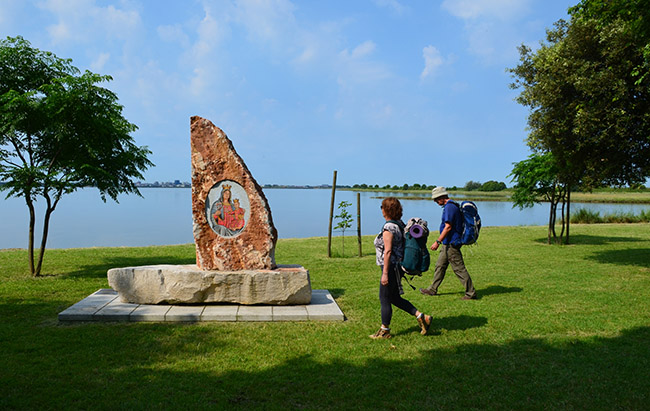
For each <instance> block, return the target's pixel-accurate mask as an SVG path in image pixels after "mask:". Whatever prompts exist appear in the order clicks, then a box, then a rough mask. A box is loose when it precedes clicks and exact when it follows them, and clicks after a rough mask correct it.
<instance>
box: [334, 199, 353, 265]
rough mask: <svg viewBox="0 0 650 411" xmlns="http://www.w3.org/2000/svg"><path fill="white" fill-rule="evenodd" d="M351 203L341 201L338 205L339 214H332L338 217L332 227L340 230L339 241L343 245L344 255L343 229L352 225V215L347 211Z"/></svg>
mask: <svg viewBox="0 0 650 411" xmlns="http://www.w3.org/2000/svg"><path fill="white" fill-rule="evenodd" d="M351 205H352V203H350V202H349V201H341V202H340V203H339V205H338V209H339V214H338V215H337V216H334V218H336V219H338V220H339V222H338V223H337V224H336V226H335V227H334V229H335V230H341V241H342V243H343V244H342V245H343V255H344V256H345V230H346V229H348V228H350V227H352V221H354V220H353V218H352V215H351V214H350V213H349V212H348V207H350V206H351Z"/></svg>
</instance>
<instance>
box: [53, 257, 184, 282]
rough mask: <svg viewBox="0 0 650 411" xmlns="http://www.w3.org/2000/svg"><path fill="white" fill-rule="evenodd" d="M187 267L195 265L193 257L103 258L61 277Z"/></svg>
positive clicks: (87, 276) (83, 276)
mask: <svg viewBox="0 0 650 411" xmlns="http://www.w3.org/2000/svg"><path fill="white" fill-rule="evenodd" d="M159 264H165V265H167V264H170V265H187V264H196V258H195V257H189V258H185V257H179V256H151V257H149V256H144V257H117V256H112V257H103V258H101V259H100V261H97V263H96V264H92V265H85V266H80V267H79V268H78V270H76V271H71V272H69V273H67V274H65V275H63V276H65V277H71V278H101V277H106V273H107V272H108V270H110V269H111V268H121V267H135V266H143V265H159Z"/></svg>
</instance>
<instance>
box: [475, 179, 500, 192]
mask: <svg viewBox="0 0 650 411" xmlns="http://www.w3.org/2000/svg"><path fill="white" fill-rule="evenodd" d="M506 188H507V187H506V183H503V182H499V181H494V180H490V181H486V182H485V183H483V184H482V185H481V188H479V191H501V190H505V189H506Z"/></svg>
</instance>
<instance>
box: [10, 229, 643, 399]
mask: <svg viewBox="0 0 650 411" xmlns="http://www.w3.org/2000/svg"><path fill="white" fill-rule="evenodd" d="M350 238H351V239H352V238H353V237H350ZM545 241H546V228H545V227H498V228H496V227H486V228H484V229H483V230H482V232H481V238H480V240H479V244H478V245H477V246H473V247H469V248H466V249H465V251H464V254H465V260H466V264H467V267H468V270H469V272H470V273H471V275H472V278H473V280H474V283H475V285H476V288H477V290H478V293H479V299H478V300H476V301H461V300H460V297H461V296H462V295H463V293H462V289H461V286H460V282H459V281H458V280H457V279H456V278H455V276H454V274H453V272H451V270H450V271H449V272H448V275H447V278H446V279H445V281H444V282H443V284H442V287H441V289H440V292H441V293H442V295H440V296H438V297H425V296H422V295H420V294H419V293H417V292H415V291H411V290H410V289H408V290H407V292H406V298H408V299H409V300H411V301H412V302H413V303H414V304H415V305H416V306H417V307H418V308H419V309H421V310H423V311H425V312H428V313H431V314H432V315H433V316H434V322H433V326H432V328H431V335H427V336H421V335H420V334H419V332H418V327H417V323H416V321H415V320H414V319H413V318H412V317H410V316H408V315H407V314H405V313H403V312H401V311H400V312H398V311H395V314H394V317H393V323H392V324H391V327H392V332H393V334H394V338H392V339H391V340H386V341H373V340H370V339H369V338H368V337H367V336H368V335H369V334H371V333H373V332H374V331H376V329H377V328H378V326H379V322H380V319H379V301H378V282H379V271H378V268H377V267H376V266H375V265H374V260H375V257H374V249H373V248H372V237H364V257H363V258H356V257H352V256H351V255H352V254H355V253H356V252H357V249H356V243H355V242H354V241H350V247H348V244H347V243H348V242H347V241H346V253H349V254H350V255H349V256H347V257H345V258H336V259H328V258H327V257H326V247H327V239H326V238H312V239H301V240H296V239H292V240H281V241H279V243H278V247H277V255H276V259H277V262H278V263H281V264H291V263H296V264H302V265H304V266H305V267H307V268H308V269H309V270H310V273H311V279H312V286H313V288H315V289H323V288H325V289H328V290H330V292H331V293H332V294H333V295H334V297H335V298H336V301H337V303H338V304H339V306H340V307H341V309H342V310H343V312H344V313H345V315H346V317H347V320H346V321H345V322H336V323H319V322H308V323H199V324H164V323H104V324H96V323H83V324H74V325H69V324H59V323H58V322H57V319H56V318H57V314H58V313H59V312H60V311H62V310H64V309H65V308H67V307H68V306H70V305H72V304H74V303H76V302H77V301H79V300H80V299H82V298H84V297H86V296H87V295H89V294H90V293H92V292H94V291H96V290H97V289H99V288H106V287H107V286H108V285H107V280H106V271H107V270H108V269H109V268H112V267H118V266H128V265H145V264H158V263H161V264H162V263H168V264H186V263H192V262H193V261H194V249H193V246H191V245H183V246H168V247H146V248H89V249H70V250H48V252H47V254H46V256H45V263H44V264H45V265H44V272H45V273H48V274H51V275H49V276H46V277H44V278H38V279H33V278H30V277H29V275H28V272H27V268H26V255H25V253H26V252H25V251H24V250H4V251H0V364H2V366H1V368H0V409H233V408H234V409H296V408H306V409H340V408H344V409H372V408H397V409H422V408H435V409H457V408H480V409H546V408H553V409H557V408H561V409H607V410H609V409H647V408H648V401H649V400H650V344H649V343H648V342H649V341H650V258H649V256H650V230H648V225H647V224H630V225H612V224H598V225H576V226H572V241H573V244H572V245H568V246H548V245H545V244H544V243H545ZM431 277H432V273H427V274H426V275H425V276H424V277H423V278H416V279H415V281H414V284H415V285H416V286H418V287H420V286H424V285H427V284H428V283H429V281H430V280H431ZM407 288H408V287H407Z"/></svg>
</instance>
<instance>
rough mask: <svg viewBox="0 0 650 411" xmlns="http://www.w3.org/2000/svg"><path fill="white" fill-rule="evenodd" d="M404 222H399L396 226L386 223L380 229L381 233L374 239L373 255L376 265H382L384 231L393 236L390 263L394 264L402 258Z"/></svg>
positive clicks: (390, 222)
mask: <svg viewBox="0 0 650 411" xmlns="http://www.w3.org/2000/svg"><path fill="white" fill-rule="evenodd" d="M404 227H405V225H404V222H402V221H401V220H400V221H398V222H397V224H396V223H395V222H393V221H388V222H386V224H384V226H383V227H382V230H381V232H380V233H379V234H378V235H377V237H376V238H375V254H376V256H377V260H376V262H377V265H380V266H381V265H384V236H383V234H384V231H388V232H390V233H391V234H393V252H392V254H391V256H390V263H391V265H392V264H395V263H396V262H398V261H402V258H404Z"/></svg>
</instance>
